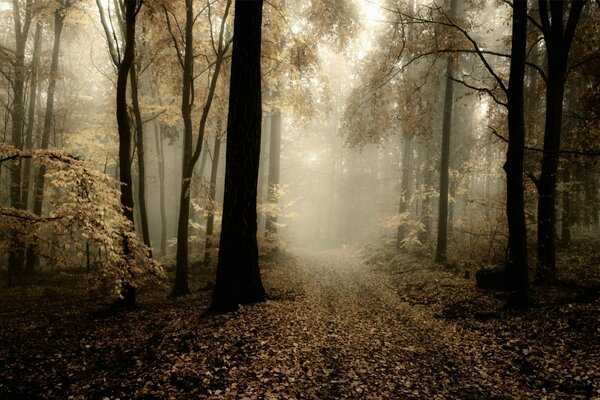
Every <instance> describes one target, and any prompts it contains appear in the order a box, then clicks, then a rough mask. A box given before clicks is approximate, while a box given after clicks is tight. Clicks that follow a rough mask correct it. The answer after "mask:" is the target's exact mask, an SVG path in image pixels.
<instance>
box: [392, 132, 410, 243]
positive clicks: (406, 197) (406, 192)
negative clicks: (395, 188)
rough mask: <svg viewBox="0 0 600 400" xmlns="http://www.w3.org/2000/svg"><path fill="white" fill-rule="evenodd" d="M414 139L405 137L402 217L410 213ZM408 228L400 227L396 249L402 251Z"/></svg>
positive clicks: (401, 193)
mask: <svg viewBox="0 0 600 400" xmlns="http://www.w3.org/2000/svg"><path fill="white" fill-rule="evenodd" d="M412 158H413V151H412V138H409V137H404V149H403V150H402V190H401V192H400V205H399V207H398V212H399V213H400V214H401V215H402V214H404V213H406V212H407V211H408V208H409V202H410V196H411V193H410V181H411V179H412V177H411V175H412V174H411V172H412V161H413V160H412ZM406 231H407V229H406V226H402V225H399V226H398V231H397V233H396V249H397V250H400V249H401V248H402V245H403V241H404V239H405V238H406V233H407V232H406Z"/></svg>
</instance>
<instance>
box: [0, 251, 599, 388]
mask: <svg viewBox="0 0 600 400" xmlns="http://www.w3.org/2000/svg"><path fill="white" fill-rule="evenodd" d="M399 261H400V262H405V263H406V265H404V266H402V265H400V266H398V267H397V268H398V269H396V270H395V271H389V270H387V271H381V270H377V269H374V267H372V266H368V265H366V264H365V263H364V262H363V261H361V257H360V256H359V255H358V254H357V253H356V252H354V251H345V252H344V251H329V252H314V251H296V252H294V255H293V256H286V257H282V258H280V259H278V260H277V261H274V262H271V263H264V264H263V269H262V274H263V280H264V282H265V286H266V289H267V293H268V294H269V298H270V299H269V300H268V301H267V302H265V303H261V304H256V305H251V306H243V307H241V308H240V310H239V311H237V312H236V313H233V314H227V315H218V316H203V315H202V312H203V310H205V309H206V308H207V306H208V304H209V301H210V292H209V291H199V290H198V289H197V288H198V287H202V286H205V284H206V282H204V283H203V282H197V284H196V288H195V289H194V290H193V292H194V293H193V295H191V296H188V297H186V298H181V299H177V300H175V301H173V300H167V299H166V294H167V293H168V289H169V288H168V287H167V286H166V287H164V288H163V289H162V290H157V288H156V287H150V288H145V289H140V291H139V292H140V293H139V303H140V306H139V307H138V308H136V309H134V310H130V311H127V312H123V313H119V314H117V315H104V316H102V315H98V314H97V313H95V312H94V309H97V306H95V305H94V304H93V303H89V302H85V301H84V300H85V291H83V290H84V287H85V285H84V284H82V285H81V291H80V292H78V291H77V290H75V286H74V285H70V286H69V287H68V288H65V287H58V288H49V287H47V286H46V287H40V288H28V289H15V290H14V291H12V292H5V293H3V295H2V296H3V297H2V301H3V302H4V303H2V304H0V312H1V314H2V315H3V326H2V327H1V328H0V398H3V399H27V398H36V399H37V398H48V399H57V398H70V399H104V398H108V399H115V398H148V399H150V398H161V399H162V398H165V399H166V398H169V399H188V398H189V399H338V398H347V399H412V398H415V399H436V398H437V399H452V398H456V399H519V398H542V397H546V398H566V397H569V396H566V397H564V396H562V394H564V393H569V394H571V395H574V394H578V395H582V396H583V397H582V398H586V397H587V398H590V397H591V398H593V396H594V395H595V393H598V395H599V396H600V391H599V390H600V389H599V388H598V385H597V382H598V381H599V380H600V379H598V378H599V377H598V372H597V371H596V369H595V367H594V366H595V365H598V363H595V362H594V360H597V359H598V357H597V354H598V343H597V340H596V341H595V342H594V339H592V340H591V341H590V340H589V339H588V341H587V342H586V341H584V340H582V339H581V338H582V336H580V334H579V333H578V332H579V331H570V332H571V333H569V332H567V331H564V330H563V331H561V332H559V333H556V331H557V329H556V328H555V327H554V326H553V325H548V326H546V325H540V324H539V323H538V324H537V325H536V326H535V327H533V328H532V326H531V320H530V319H529V317H523V314H520V313H516V314H511V315H505V316H503V318H502V319H498V320H497V321H484V322H479V321H477V320H475V319H473V318H472V317H469V321H470V322H469V324H467V325H465V324H461V323H459V321H458V320H457V319H452V318H442V317H441V316H440V310H439V309H437V310H436V309H435V307H432V306H431V305H430V304H422V305H420V304H419V302H415V301H412V300H411V299H412V298H414V295H415V292H414V290H415V289H414V287H415V286H413V289H411V290H413V291H412V292H411V291H410V290H407V289H406V287H402V285H403V284H404V283H406V282H407V279H408V278H407V274H406V273H404V272H406V271H410V270H414V269H419V268H422V266H423V265H424V263H425V262H423V261H420V260H418V259H414V258H411V259H409V258H408V257H407V258H406V260H404V259H403V258H400V259H399ZM394 268H396V267H394ZM402 268H404V269H403V270H402ZM399 271H400V272H402V271H404V272H402V274H399ZM208 275H210V274H208ZM208 275H207V276H208ZM449 275H451V274H449ZM441 276H442V275H440V271H439V270H435V271H434V273H433V275H431V277H430V275H426V274H425V275H423V276H421V275H419V276H417V281H418V285H417V286H416V287H417V288H420V287H422V286H421V285H422V284H424V283H423V281H425V280H433V281H434V282H429V284H430V285H432V286H430V289H428V291H427V293H425V295H426V296H425V297H427V296H429V298H432V297H435V298H437V297H438V296H437V294H436V293H435V292H431V287H434V288H439V287H441V286H444V285H445V283H444V282H435V280H437V279H438V278H440V279H442V278H441ZM465 282H466V281H464V280H463V281H462V283H461V285H462V290H464V291H465V292H467V293H473V290H474V289H473V288H472V287H470V286H468V284H466V283H465ZM425 283H426V282H425ZM467 283H468V282H467ZM457 288H458V286H457ZM417 290H420V289H417ZM448 293H449V296H450V297H452V299H453V300H454V298H456V297H457V293H456V291H455V289H454V287H451V288H450V290H446V295H448ZM411 296H412V297H411ZM27 307H29V309H26V308H27ZM577 307H579V306H570V307H568V308H565V309H564V310H563V311H561V313H562V314H561V315H563V316H564V318H563V317H561V318H563V320H565V321H568V320H569V318H571V319H573V318H575V317H577V318H579V319H581V318H587V319H588V320H589V318H591V317H589V316H586V317H584V316H585V315H590V316H591V315H593V314H591V313H592V312H593V310H594V308H588V309H589V310H590V311H589V314H581V313H582V312H588V311H585V310H586V308H585V307H587V306H585V305H582V306H581V308H577ZM542 312H545V311H544V310H537V311H536V310H533V311H531V313H532V314H531V315H530V316H535V315H534V314H535V313H538V314H540V313H542ZM575 312H577V313H579V314H575ZM540 315H541V317H540V316H539V315H538V316H537V317H535V318H537V319H536V320H537V321H545V320H544V319H543V314H540ZM508 319H510V321H511V322H510V323H511V324H512V325H510V326H513V327H517V328H518V329H519V331H520V332H521V333H520V334H519V335H513V334H512V333H511V332H510V331H508V329H507V326H508V325H506V323H505V321H507V320H508ZM463 322H464V320H463ZM561 324H562V325H561V326H562V327H564V326H566V325H565V324H566V323H561ZM594 329H595V328H594ZM490 332H491V333H490ZM555 334H556V335H560V337H559V338H555V337H554V336H552V335H555ZM503 335H505V336H503ZM568 335H575V336H572V340H571V341H570V342H569V341H568V340H570V339H569V337H570V336H568ZM587 337H590V338H593V337H594V335H593V334H590V335H588V336H587ZM538 338H541V339H538ZM559 339H560V340H562V342H561V345H560V346H555V343H556V342H557V341H558V340H559ZM549 357H552V358H549ZM549 359H550V360H552V361H551V363H552V364H551V365H549V364H548V362H549V361H548V360H549ZM559 363H562V364H561V365H562V366H561V367H560V368H559V366H558V364H559ZM551 367H552V368H551ZM575 373H576V374H578V375H577V376H578V377H579V378H577V379H578V380H577V381H576V380H574V379H565V378H564V376H573V374H575ZM560 374H562V375H560ZM594 382H596V383H594ZM546 388H550V389H551V390H552V392H551V393H549V395H546V392H545V390H546Z"/></svg>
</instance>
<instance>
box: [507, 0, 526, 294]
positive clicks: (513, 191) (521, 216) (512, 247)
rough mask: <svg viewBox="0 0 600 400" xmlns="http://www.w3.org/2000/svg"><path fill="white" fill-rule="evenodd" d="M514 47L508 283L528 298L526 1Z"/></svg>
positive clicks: (517, 12) (521, 3) (520, 3)
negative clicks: (525, 95)
mask: <svg viewBox="0 0 600 400" xmlns="http://www.w3.org/2000/svg"><path fill="white" fill-rule="evenodd" d="M512 20H513V21H512V23H513V27H512V32H513V33H512V50H511V64H510V78H509V86H508V92H507V97H508V150H507V152H506V162H505V163H504V170H505V172H506V217H507V221H508V260H507V263H506V282H507V284H508V286H509V287H510V288H512V289H513V290H515V291H516V295H517V297H515V299H520V300H525V299H527V298H528V295H527V289H528V286H529V278H528V266H527V227H526V224H525V199H524V194H523V163H524V157H525V147H524V146H525V117H524V100H523V92H524V87H523V82H524V78H525V58H526V54H525V50H526V41H527V0H515V2H514V3H513V17H512Z"/></svg>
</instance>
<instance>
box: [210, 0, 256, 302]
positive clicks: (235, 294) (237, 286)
mask: <svg viewBox="0 0 600 400" xmlns="http://www.w3.org/2000/svg"><path fill="white" fill-rule="evenodd" d="M262 7H263V2H262V0H259V1H243V0H236V2H235V19H234V39H233V55H232V61H231V84H230V95H229V115H228V121H227V157H226V164H225V165H226V167H225V194H224V200H223V221H222V225H221V240H220V245H219V261H218V265H217V283H216V286H215V290H214V293H213V298H212V304H211V310H212V311H213V312H227V311H232V310H235V309H237V307H238V305H239V304H249V303H254V302H260V301H264V300H265V290H264V288H263V285H262V281H261V277H260V269H259V266H258V245H257V241H256V192H257V182H258V165H259V160H260V140H261V137H260V133H261V132H260V129H261V117H262V110H261V108H262V104H261V103H262V99H261V73H260V50H261V49H260V45H261V28H262Z"/></svg>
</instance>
